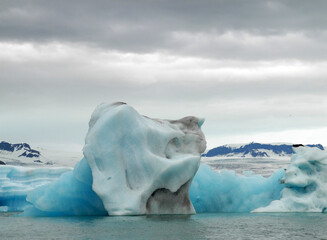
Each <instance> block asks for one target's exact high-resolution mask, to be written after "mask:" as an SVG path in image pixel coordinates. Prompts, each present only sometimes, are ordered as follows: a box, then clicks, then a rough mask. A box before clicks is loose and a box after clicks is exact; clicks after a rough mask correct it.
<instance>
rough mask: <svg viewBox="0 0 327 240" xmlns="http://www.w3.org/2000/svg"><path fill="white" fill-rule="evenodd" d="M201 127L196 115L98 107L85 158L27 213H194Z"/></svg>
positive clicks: (34, 196)
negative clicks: (162, 116) (192, 191)
mask: <svg viewBox="0 0 327 240" xmlns="http://www.w3.org/2000/svg"><path fill="white" fill-rule="evenodd" d="M202 123H203V120H202V119H198V118H196V117H186V118H183V119H180V120H176V121H171V120H159V119H151V118H148V117H144V116H142V115H140V114H139V113H138V112H137V111H135V109H133V108H132V107H130V106H128V105H126V104H121V103H118V104H113V105H109V104H102V105H100V106H98V107H97V108H96V109H95V111H94V112H93V114H92V117H91V120H90V123H89V131H88V133H87V136H86V140H85V146H84V149H83V152H84V156H85V158H84V159H83V160H82V162H81V163H79V164H78V165H77V166H76V167H75V169H74V171H73V172H70V173H66V174H63V176H62V177H61V178H60V179H59V180H58V181H57V182H54V183H52V184H50V185H47V186H44V187H40V188H37V189H35V190H34V191H32V192H31V193H29V194H28V196H27V200H28V201H29V202H30V203H32V205H33V207H30V208H29V209H28V210H27V211H26V213H31V215H33V214H36V215H47V214H48V215H56V214H59V215H92V214H95V215H98V214H103V209H105V210H106V212H107V214H109V215H139V214H191V213H195V211H194V208H193V206H192V203H191V201H190V199H189V187H190V184H191V181H192V179H193V177H194V175H195V173H196V172H197V170H198V167H199V163H200V156H201V153H202V152H203V151H204V150H205V147H206V141H205V138H204V135H203V133H202V131H201V129H200V127H201V125H202ZM100 203H101V204H100ZM102 204H103V205H102Z"/></svg>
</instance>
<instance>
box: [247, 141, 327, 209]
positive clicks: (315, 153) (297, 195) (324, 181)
mask: <svg viewBox="0 0 327 240" xmlns="http://www.w3.org/2000/svg"><path fill="white" fill-rule="evenodd" d="M294 152H295V154H294V155H293V156H292V158H291V163H290V165H289V167H288V168H287V170H286V173H285V176H284V177H283V179H282V182H283V183H284V185H285V188H284V189H283V191H282V196H281V199H279V200H275V201H273V202H271V203H270V205H269V206H267V207H261V208H258V209H255V210H254V211H253V212H326V211H327V152H326V151H323V150H321V149H318V148H309V147H304V146H300V147H296V148H294Z"/></svg>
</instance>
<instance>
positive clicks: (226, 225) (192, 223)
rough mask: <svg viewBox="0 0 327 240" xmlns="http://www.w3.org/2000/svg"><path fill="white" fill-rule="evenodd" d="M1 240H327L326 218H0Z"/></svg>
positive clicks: (280, 215)
mask: <svg viewBox="0 0 327 240" xmlns="http://www.w3.org/2000/svg"><path fill="white" fill-rule="evenodd" d="M0 239H1V240H5V239H29V240H32V239H111V240H115V239H120V240H122V239H128V240H131V239H137V240H138V239H140V240H147V239H149V240H152V239H153V240H171V239H172V240H175V239H176V240H184V239H185V240H192V239H194V240H195V239H196V240H200V239H224V240H227V239H249V240H252V239H327V214H322V213H260V214H259V213H256V214H254V213H252V214H251V213H244V214H239V213H237V214H236V213H235V214H234V213H220V214H197V215H192V216H181V215H166V216H164V215H163V216H122V217H51V218H48V217H36V218H30V217H17V216H16V215H15V214H12V213H10V214H9V213H1V214H0Z"/></svg>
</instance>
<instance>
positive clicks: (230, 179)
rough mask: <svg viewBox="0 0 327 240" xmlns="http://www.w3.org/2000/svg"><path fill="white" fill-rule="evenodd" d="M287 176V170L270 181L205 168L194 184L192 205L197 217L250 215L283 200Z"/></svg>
mask: <svg viewBox="0 0 327 240" xmlns="http://www.w3.org/2000/svg"><path fill="white" fill-rule="evenodd" d="M284 174H285V173H284V170H283V169H280V170H277V171H275V173H274V174H273V175H272V176H270V177H269V178H265V177H262V176H261V175H247V176H243V175H237V174H236V173H235V172H234V171H226V170H223V171H221V172H219V173H218V172H216V171H214V170H212V169H211V168H210V167H209V166H208V165H205V164H201V166H200V168H199V170H198V172H197V174H196V175H195V177H194V179H193V182H192V186H191V190H190V195H191V201H192V203H193V205H194V208H195V210H196V212H197V213H208V212H212V213H213V212H250V211H252V210H254V209H256V208H258V207H262V206H267V205H269V203H270V202H271V201H273V200H276V199H280V197H281V191H282V189H283V185H282V184H281V183H280V180H281V178H282V177H283V176H284Z"/></svg>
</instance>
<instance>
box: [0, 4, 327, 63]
mask: <svg viewBox="0 0 327 240" xmlns="http://www.w3.org/2000/svg"><path fill="white" fill-rule="evenodd" d="M326 7H327V2H326V1H295V0H293V1H261V0H251V1H249V0H246V1H244V0H242V1H228V0H224V1H222V0H220V1H210V0H206V1H181V0H179V1H178V0H177V1H147V0H143V1H126V0H123V1H104V0H103V1H82V0H78V1H17V0H11V1H2V6H1V10H0V32H1V35H0V39H2V41H31V42H33V41H35V42H49V41H50V42H51V41H61V42H79V43H84V44H89V45H97V46H100V47H102V48H109V49H115V50H119V51H122V52H124V51H127V52H139V53H148V52H153V51H168V52H173V53H179V54H187V55H200V56H201V55H203V56H206V57H214V58H222V59H224V58H234V59H235V58H236V59H238V58H241V59H244V58H247V57H250V58H251V57H252V58H253V56H254V57H256V58H261V59H266V58H268V59H271V58H272V59H274V58H306V59H309V58H313V59H315V58H318V59H321V58H324V57H326V54H324V53H325V52H327V51H323V50H324V49H325V47H324V45H323V44H321V43H322V42H325V41H326V40H327V37H326V34H323V35H322V36H319V33H320V32H324V31H325V32H326V25H325V22H327V15H326V14H325V11H324V10H325V9H326ZM230 31H232V32H241V33H247V34H248V35H250V36H254V37H256V36H258V37H262V38H268V40H267V43H266V44H263V45H262V47H261V48H260V46H259V48H258V47H253V46H252V45H251V44H249V43H247V42H246V41H245V40H246V39H242V37H241V38H239V36H236V39H238V38H239V41H240V43H235V44H234V45H233V44H231V43H229V42H227V43H226V42H224V41H221V40H219V39H218V40H217V39H216V40H215V39H211V37H214V38H215V37H221V36H223V35H224V34H225V33H226V32H230ZM290 32H291V33H301V34H304V36H309V39H310V42H304V43H301V42H299V43H297V42H296V40H295V42H294V41H292V39H291V40H289V39H288V38H287V37H286V39H285V40H283V38H284V37H285V35H286V34H287V33H290ZM176 33H182V34H183V33H186V34H187V35H188V38H187V39H185V38H178V39H176ZM199 34H204V35H206V36H207V37H208V39H207V40H204V41H201V40H198V35H199ZM274 37H277V38H278V37H279V38H280V39H279V40H278V39H277V40H276V39H274ZM242 41H243V42H242ZM299 41H301V39H299ZM275 42H276V43H277V44H275ZM192 43H195V44H196V45H197V46H193V45H192ZM294 44H295V46H294ZM270 47H272V48H273V50H272V49H270ZM274 47H275V48H274ZM298 47H301V48H302V51H296V49H298ZM321 47H322V48H323V49H321ZM225 49H227V50H225ZM276 51H277V53H276Z"/></svg>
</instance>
